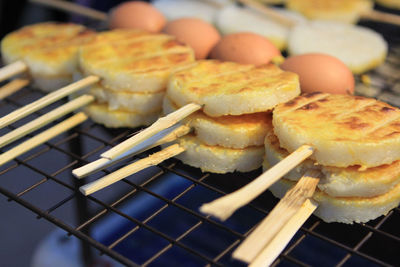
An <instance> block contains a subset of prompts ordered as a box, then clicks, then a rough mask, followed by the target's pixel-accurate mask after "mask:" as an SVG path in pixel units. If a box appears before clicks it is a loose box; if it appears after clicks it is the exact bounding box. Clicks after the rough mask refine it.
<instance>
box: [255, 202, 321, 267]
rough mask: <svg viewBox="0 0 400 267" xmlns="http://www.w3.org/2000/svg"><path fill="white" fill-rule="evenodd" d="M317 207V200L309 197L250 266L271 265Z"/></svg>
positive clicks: (261, 266) (262, 266)
mask: <svg viewBox="0 0 400 267" xmlns="http://www.w3.org/2000/svg"><path fill="white" fill-rule="evenodd" d="M317 207H318V204H317V203H316V202H314V201H312V200H310V199H307V200H306V201H305V202H304V204H303V205H302V206H301V208H300V210H299V211H298V212H297V213H296V214H295V215H294V216H293V217H292V218H290V220H289V221H288V222H287V223H286V224H285V225H284V226H283V228H282V229H281V231H279V233H278V234H277V235H276V236H275V237H274V239H272V241H271V242H270V243H269V244H268V245H267V246H266V247H265V248H264V249H263V251H262V252H261V253H260V254H259V255H258V256H257V257H256V258H255V259H254V261H253V262H251V263H250V265H249V267H265V266H270V265H271V264H272V263H273V262H274V260H275V259H276V258H277V257H278V256H279V254H280V253H281V252H282V251H283V249H284V248H285V247H286V246H287V244H288V243H289V242H290V240H291V239H292V238H293V236H294V235H295V234H296V233H297V231H298V230H299V229H300V227H301V226H302V225H303V224H304V223H305V222H306V221H307V219H308V218H309V217H310V216H311V214H312V213H313V212H314V211H315V209H316V208H317Z"/></svg>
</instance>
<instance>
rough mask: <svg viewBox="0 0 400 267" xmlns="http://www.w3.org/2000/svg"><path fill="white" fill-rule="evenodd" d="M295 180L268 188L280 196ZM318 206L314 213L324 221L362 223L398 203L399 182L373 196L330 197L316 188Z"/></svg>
mask: <svg viewBox="0 0 400 267" xmlns="http://www.w3.org/2000/svg"><path fill="white" fill-rule="evenodd" d="M294 184H295V182H293V181H289V180H286V179H281V180H279V181H277V182H276V183H275V184H273V185H272V186H271V187H270V188H269V190H270V191H271V192H272V193H273V194H274V196H276V197H278V198H282V197H283V196H284V194H285V193H286V191H287V190H289V189H290V188H291V187H292V186H294ZM312 198H313V199H314V200H315V201H316V202H317V203H318V208H317V209H316V210H315V212H314V214H315V215H316V216H318V217H320V218H321V219H322V220H324V221H325V222H342V223H350V224H351V223H353V222H357V223H364V222H367V221H369V220H373V219H375V218H378V217H379V216H381V215H385V214H387V213H388V212H389V211H390V210H391V209H394V208H396V207H397V206H398V205H399V203H400V183H398V184H397V185H396V186H395V187H393V188H392V189H391V190H390V191H388V192H387V193H385V194H383V195H379V196H375V197H369V198H368V197H332V196H330V195H328V194H326V193H324V192H321V191H320V190H319V189H317V190H316V191H315V193H314V195H313V197H312Z"/></svg>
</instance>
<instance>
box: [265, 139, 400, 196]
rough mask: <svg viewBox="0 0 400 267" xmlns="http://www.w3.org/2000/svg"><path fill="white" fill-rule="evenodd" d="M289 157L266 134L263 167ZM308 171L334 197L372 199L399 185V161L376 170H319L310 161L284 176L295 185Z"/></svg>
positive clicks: (321, 187) (276, 142)
mask: <svg viewBox="0 0 400 267" xmlns="http://www.w3.org/2000/svg"><path fill="white" fill-rule="evenodd" d="M288 155H289V153H288V152H287V151H286V150H285V149H283V148H281V147H280V146H279V140H278V138H277V137H276V136H275V135H274V134H273V133H272V134H271V133H268V134H267V136H266V138H265V161H266V163H268V165H267V167H268V168H269V166H273V165H275V164H277V163H278V162H280V161H281V160H282V159H284V158H286V157H287V156H288ZM309 169H318V170H320V171H321V172H322V174H323V177H322V178H321V181H320V182H319V184H318V188H319V189H320V190H321V191H323V192H325V193H327V194H328V195H330V196H334V197H373V196H378V195H382V194H385V193H387V192H388V191H390V190H391V189H392V188H393V187H394V186H396V185H397V184H398V183H400V161H399V160H398V161H395V162H393V163H392V164H385V165H381V166H378V167H373V168H368V169H366V170H359V166H351V167H347V168H339V167H329V166H322V165H318V164H316V163H315V161H313V160H309V159H307V160H305V161H304V162H302V163H301V164H299V165H298V166H296V168H294V169H292V170H291V171H290V172H289V173H287V174H286V175H285V178H286V179H289V180H292V181H297V180H299V179H300V178H301V176H302V175H303V174H304V173H305V172H306V171H307V170H309Z"/></svg>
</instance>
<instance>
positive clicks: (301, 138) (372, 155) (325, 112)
mask: <svg viewBox="0 0 400 267" xmlns="http://www.w3.org/2000/svg"><path fill="white" fill-rule="evenodd" d="M273 126H274V132H275V134H276V136H277V137H278V139H279V142H280V146H281V147H283V148H285V149H287V150H288V151H289V152H293V151H294V150H296V149H297V148H298V147H300V146H301V145H303V144H307V145H311V146H312V147H314V148H315V152H314V154H313V155H312V156H311V158H312V159H314V160H316V161H317V163H318V164H322V165H328V166H336V167H347V166H352V165H360V166H361V168H362V169H363V168H370V167H375V166H380V165H383V164H391V163H392V162H394V161H396V160H399V159H400V110H399V109H397V108H395V107H392V106H390V105H389V104H386V103H383V102H380V101H377V100H375V99H372V98H365V97H359V96H351V95H329V94H322V93H310V94H305V95H303V96H299V97H297V98H295V99H294V100H292V101H289V102H287V103H285V104H281V105H278V106H277V107H276V108H275V109H274V111H273Z"/></svg>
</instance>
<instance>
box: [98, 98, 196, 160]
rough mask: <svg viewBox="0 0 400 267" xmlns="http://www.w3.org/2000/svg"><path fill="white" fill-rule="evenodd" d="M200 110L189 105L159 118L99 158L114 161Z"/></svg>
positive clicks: (193, 105) (191, 104)
mask: <svg viewBox="0 0 400 267" xmlns="http://www.w3.org/2000/svg"><path fill="white" fill-rule="evenodd" d="M200 108H201V106H200V105H198V104H194V103H190V104H187V105H185V106H183V107H181V108H180V109H178V110H176V111H174V112H172V113H170V114H168V115H167V116H165V117H162V118H159V119H158V120H157V121H156V122H155V123H153V124H152V125H151V126H150V127H147V128H146V129H144V130H143V131H141V132H140V133H138V134H136V135H134V136H132V137H131V138H129V139H127V140H125V141H123V142H122V143H120V144H119V145H116V146H115V147H113V148H111V149H110V150H108V151H106V152H104V153H103V154H101V155H100V156H101V157H102V158H107V159H115V158H116V157H118V156H120V155H121V154H123V153H125V152H126V151H128V150H130V149H131V148H133V147H135V146H136V145H138V144H140V143H141V142H144V141H145V140H146V139H148V138H150V137H152V136H154V135H156V134H157V133H159V132H161V131H162V130H164V129H167V128H169V127H171V126H173V125H175V124H176V123H178V122H179V121H181V120H183V119H184V118H186V117H187V116H189V115H190V114H192V113H194V112H196V111H197V110H199V109H200Z"/></svg>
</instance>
